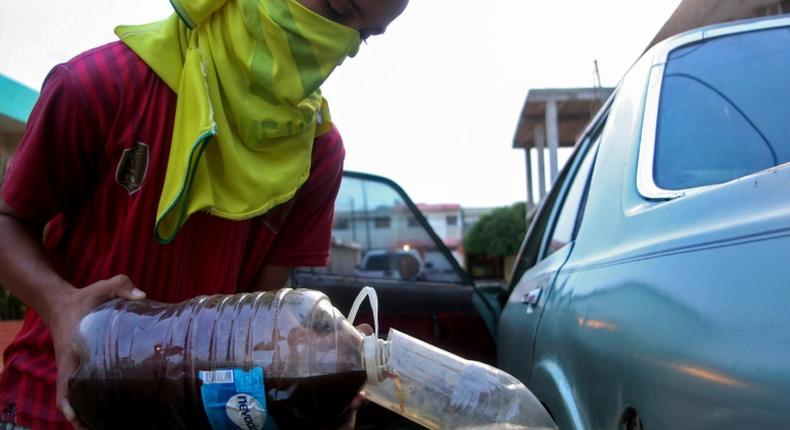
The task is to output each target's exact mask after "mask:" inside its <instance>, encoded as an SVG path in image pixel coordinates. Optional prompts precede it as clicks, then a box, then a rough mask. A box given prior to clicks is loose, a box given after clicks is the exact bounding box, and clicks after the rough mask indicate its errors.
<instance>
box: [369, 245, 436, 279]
mask: <svg viewBox="0 0 790 430" xmlns="http://www.w3.org/2000/svg"><path fill="white" fill-rule="evenodd" d="M424 266H425V264H424V263H423V261H422V256H420V253H419V252H417V250H415V249H411V248H409V247H408V246H404V247H403V248H399V249H392V250H388V249H372V250H370V251H367V252H365V255H364V257H362V263H361V264H360V265H359V266H358V268H357V270H355V271H354V275H356V276H359V277H373V278H392V279H407V280H416V279H419V278H420V277H421V276H422V272H423V270H424V268H423V267H424Z"/></svg>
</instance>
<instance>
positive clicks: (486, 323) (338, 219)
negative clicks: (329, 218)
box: [292, 172, 495, 364]
mask: <svg viewBox="0 0 790 430" xmlns="http://www.w3.org/2000/svg"><path fill="white" fill-rule="evenodd" d="M292 283H293V286H295V287H301V288H311V289H316V290H320V291H322V292H324V293H325V294H327V296H329V298H330V300H331V301H332V303H333V304H334V305H335V306H336V307H337V308H338V309H339V310H340V311H341V312H344V313H346V314H347V313H348V311H349V309H350V307H351V304H352V303H353V301H354V299H355V298H356V296H357V294H358V293H359V291H360V290H361V288H362V287H364V286H366V285H369V286H372V287H374V288H375V289H376V291H377V295H378V297H379V324H380V327H381V329H380V333H381V335H382V336H383V337H386V334H387V331H388V330H389V328H395V329H398V330H399V331H402V332H404V333H407V334H409V335H411V336H414V337H417V338H419V339H422V340H424V341H426V342H429V343H431V344H432V345H435V346H437V347H439V348H442V349H445V350H447V351H450V352H452V353H455V354H458V355H460V356H462V357H464V358H468V359H472V360H479V361H483V362H487V363H492V364H493V362H494V359H495V351H494V341H493V335H492V333H493V331H492V329H493V323H494V321H495V315H494V311H493V306H490V305H489V303H488V302H487V301H485V300H484V299H483V295H482V294H481V293H480V292H478V291H477V290H476V288H475V286H474V284H473V282H472V280H471V279H470V277H469V276H468V275H467V274H466V272H464V270H463V269H461V267H460V265H459V262H458V261H456V259H455V258H454V257H453V256H452V254H451V253H450V251H449V250H448V249H447V247H446V246H445V245H444V244H443V243H442V242H441V240H440V239H439V238H438V237H437V236H436V234H435V233H434V232H433V230H432V229H431V228H430V226H429V224H428V222H427V220H426V219H425V217H424V216H423V215H422V214H421V213H420V212H419V210H418V209H417V208H416V206H415V205H414V203H413V202H412V201H411V200H410V199H409V197H408V196H407V195H406V194H405V192H404V191H403V190H402V189H401V188H400V187H399V186H398V185H397V184H395V183H394V182H392V181H390V180H388V179H385V178H382V177H378V176H373V175H367V174H362V173H355V172H345V173H344V175H343V181H342V184H341V187H340V191H339V193H338V196H337V199H336V203H335V220H334V226H333V230H332V246H331V252H330V263H329V267H327V268H307V267H305V268H299V269H297V270H296V271H295V274H294V276H293V279H292ZM357 321H365V322H369V323H372V316H371V312H370V308H369V307H368V306H363V307H362V309H361V310H360V314H359V318H358V320H357Z"/></svg>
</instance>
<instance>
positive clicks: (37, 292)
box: [0, 201, 74, 324]
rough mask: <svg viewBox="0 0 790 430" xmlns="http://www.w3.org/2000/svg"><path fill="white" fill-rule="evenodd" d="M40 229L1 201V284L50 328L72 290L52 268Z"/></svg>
mask: <svg viewBox="0 0 790 430" xmlns="http://www.w3.org/2000/svg"><path fill="white" fill-rule="evenodd" d="M41 231H42V230H41V228H40V227H34V226H31V225H28V224H26V223H25V222H24V221H23V220H22V219H21V218H19V217H18V216H17V215H16V214H14V213H13V210H12V209H10V208H9V207H8V206H7V205H6V204H5V202H2V201H0V284H1V285H3V287H5V288H6V289H7V290H8V291H10V292H11V293H12V294H13V295H15V296H16V297H17V298H19V299H20V300H21V301H22V302H23V303H24V304H25V305H27V306H29V307H31V308H33V309H34V310H35V311H36V312H38V313H39V315H41V317H42V318H43V319H44V322H45V323H47V324H49V323H50V321H51V319H52V315H53V314H54V313H55V312H57V309H58V303H63V298H64V297H65V296H66V295H68V294H69V293H71V292H73V291H74V287H73V286H72V285H70V284H69V283H68V282H66V281H65V280H64V279H63V278H61V277H60V276H59V275H58V274H57V273H56V272H55V271H54V269H53V268H52V265H51V264H50V262H49V259H48V258H47V255H46V253H45V252H44V248H43V246H42V242H41Z"/></svg>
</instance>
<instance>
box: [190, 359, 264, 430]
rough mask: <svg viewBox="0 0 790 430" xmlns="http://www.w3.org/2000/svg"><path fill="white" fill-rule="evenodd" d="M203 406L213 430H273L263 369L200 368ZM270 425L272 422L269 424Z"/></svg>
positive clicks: (199, 375)
mask: <svg viewBox="0 0 790 430" xmlns="http://www.w3.org/2000/svg"><path fill="white" fill-rule="evenodd" d="M198 377H199V378H200V380H201V381H203V385H202V386H201V387H200V394H201V397H202V398H203V409H204V410H205V411H206V416H207V417H208V421H209V423H210V424H211V428H212V429H213V430H238V429H242V430H269V429H270V428H276V427H271V426H272V424H273V423H271V422H269V423H267V421H271V420H267V416H268V414H267V413H266V390H265V389H264V384H263V369H261V368H260V367H256V368H253V369H250V370H243V369H216V370H211V371H199V372H198ZM267 424H268V425H267Z"/></svg>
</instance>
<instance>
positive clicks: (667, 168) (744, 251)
mask: <svg viewBox="0 0 790 430" xmlns="http://www.w3.org/2000/svg"><path fill="white" fill-rule="evenodd" d="M788 46H790V18H788V17H787V16H780V17H774V18H761V19H757V20H751V21H741V22H736V23H731V24H722V25H716V26H712V27H706V28H702V29H697V30H692V31H690V32H687V33H683V34H680V35H678V36H675V37H672V38H670V39H667V40H665V41H664V42H662V43H660V44H659V45H657V46H655V47H653V48H651V49H650V50H649V51H648V52H646V53H645V54H644V55H643V56H642V57H641V59H639V60H638V61H637V62H636V63H635V64H634V65H633V66H632V68H631V69H630V70H629V72H628V73H627V74H626V75H625V77H624V78H623V80H622V81H621V83H620V85H619V86H618V88H617V89H616V90H615V92H614V94H613V95H612V96H611V98H610V99H609V101H608V103H607V104H606V105H605V106H604V108H603V109H602V110H601V111H600V112H599V113H598V115H597V117H596V118H595V119H594V120H593V121H592V123H590V124H589V126H588V128H587V130H586V131H585V133H584V134H583V136H582V137H581V138H580V139H579V140H578V143H577V145H576V148H575V152H574V154H573V156H572V157H571V159H570V161H569V162H568V163H567V164H566V166H565V169H564V170H563V172H562V173H561V177H559V180H558V181H557V182H556V184H555V186H554V187H553V188H552V190H551V192H550V194H549V195H548V197H547V198H546V199H545V201H544V202H543V204H542V206H541V207H540V209H539V210H538V211H537V213H536V214H535V218H534V221H533V222H532V224H531V226H530V229H529V232H528V235H527V237H526V239H525V241H524V244H523V247H522V250H521V254H520V256H519V259H518V263H517V267H516V269H515V273H514V275H515V276H514V277H515V281H514V284H513V285H511V286H510V291H509V296H508V299H507V303H506V304H505V306H504V310H503V312H502V314H501V315H500V317H499V320H498V327H497V342H496V344H497V348H498V350H497V354H498V359H497V364H498V365H499V366H500V367H501V368H502V369H503V370H505V371H508V372H509V373H511V374H513V375H514V376H516V377H518V378H519V379H520V380H522V381H524V382H525V383H526V384H527V386H528V387H529V388H530V389H531V390H532V391H533V393H534V394H535V395H536V396H537V397H538V398H539V399H540V400H541V401H542V402H543V403H544V404H545V405H546V407H547V408H548V409H549V410H550V412H551V413H552V414H553V416H554V417H555V419H556V421H557V423H558V424H559V426H560V428H562V429H574V430H583V429H618V428H622V429H642V428H644V429H651V430H652V429H719V430H721V429H747V428H748V429H758V428H788V427H790V407H788V405H789V404H788V401H787V397H786V394H787V393H788V392H790V288H789V287H790V285H788V279H790V199H788V195H790V194H788V192H790V164H788V161H790V120H788V118H790V103H788V100H790V80H788V79H787V73H786V71H787V70H788V68H789V67H790V49H788Z"/></svg>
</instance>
